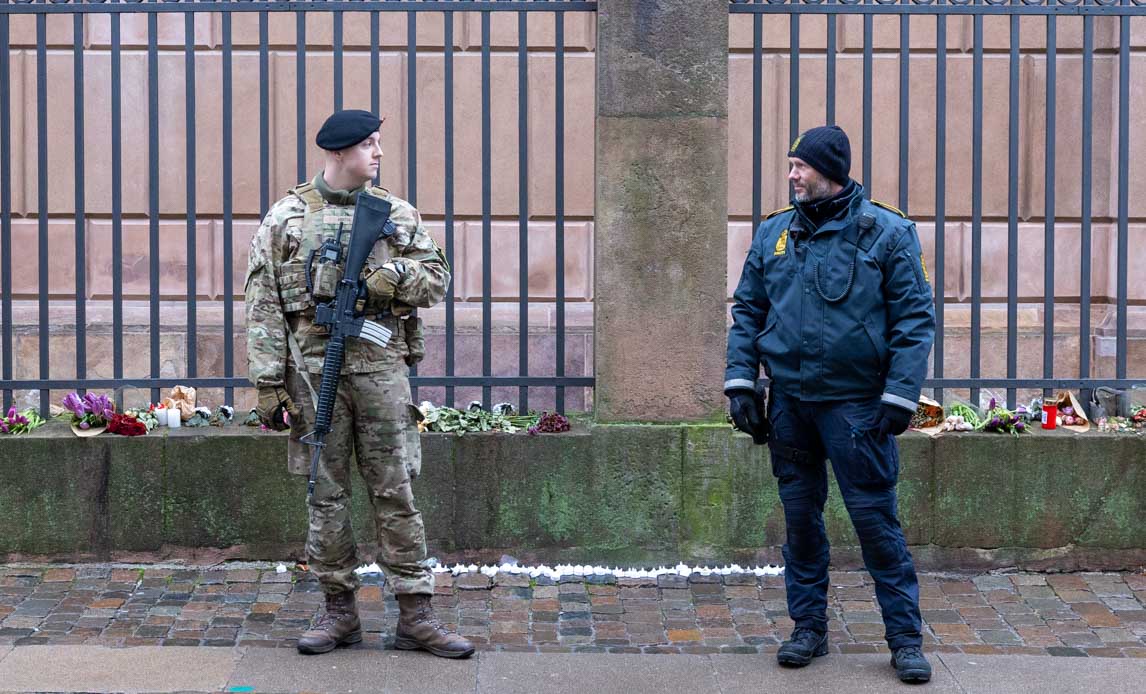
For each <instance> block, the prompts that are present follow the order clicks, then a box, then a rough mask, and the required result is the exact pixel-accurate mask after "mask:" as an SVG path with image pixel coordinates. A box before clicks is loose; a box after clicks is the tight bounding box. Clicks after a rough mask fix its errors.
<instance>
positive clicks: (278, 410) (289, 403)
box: [255, 386, 302, 431]
mask: <svg viewBox="0 0 1146 694" xmlns="http://www.w3.org/2000/svg"><path fill="white" fill-rule="evenodd" d="M258 391H259V403H258V405H257V406H256V407H255V412H256V413H257V414H258V415H259V421H261V422H262V423H263V424H266V425H267V428H269V429H274V430H275V431H283V430H284V429H289V428H290V425H289V424H287V423H286V420H285V419H284V418H283V413H287V414H289V415H290V416H291V417H298V416H300V415H301V414H302V410H300V409H299V408H298V405H296V404H294V400H291V397H290V394H288V393H287V390H286V388H284V387H283V386H259V389H258Z"/></svg>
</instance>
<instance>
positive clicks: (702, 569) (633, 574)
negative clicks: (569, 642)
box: [355, 562, 784, 580]
mask: <svg viewBox="0 0 1146 694" xmlns="http://www.w3.org/2000/svg"><path fill="white" fill-rule="evenodd" d="M432 570H433V572H434V573H451V574H453V575H454V576H458V575H460V574H464V573H481V574H483V575H485V576H490V577H492V576H495V575H496V574H498V573H499V572H500V573H505V574H510V575H515V576H516V575H522V574H524V575H527V576H529V577H530V578H539V577H541V576H545V577H547V578H551V579H553V580H558V579H560V578H561V577H562V576H614V577H616V578H657V577H659V576H684V577H688V576H691V575H693V574H697V575H699V576H712V575H718V576H728V575H730V574H752V575H755V576H779V575H781V574H783V573H784V567H782V566H772V565H771V564H769V565H767V566H749V567H743V566H740V565H739V564H731V565H728V566H722V567H721V566H717V567H709V566H689V565H687V564H685V563H683V562H682V563H680V564H677V565H676V566H672V567H666V566H661V567H658V568H655V569H622V568H620V567H614V568H609V567H607V566H592V565H583V564H576V565H574V564H558V565H557V566H554V567H550V566H547V565H545V564H542V565H541V566H521V565H519V564H501V565H500V566H498V565H495V564H486V565H483V566H478V565H477V564H469V565H462V564H454V565H453V566H443V565H437V566H435V567H433V569H432ZM355 572H356V573H358V574H377V573H382V568H381V567H379V566H378V564H370V565H369V566H362V567H359V568H358V569H356V570H355Z"/></svg>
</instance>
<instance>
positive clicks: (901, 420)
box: [876, 403, 912, 436]
mask: <svg viewBox="0 0 1146 694" xmlns="http://www.w3.org/2000/svg"><path fill="white" fill-rule="evenodd" d="M911 415H912V413H911V412H909V411H907V410H905V409H903V408H902V407H896V406H895V405H888V404H887V403H883V404H882V405H880V406H879V422H877V423H876V427H877V428H878V429H879V435H880V436H899V435H900V434H902V433H903V432H905V431H907V425H908V424H911Z"/></svg>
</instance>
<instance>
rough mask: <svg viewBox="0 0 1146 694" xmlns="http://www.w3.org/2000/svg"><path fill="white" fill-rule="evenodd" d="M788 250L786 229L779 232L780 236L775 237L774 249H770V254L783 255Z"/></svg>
mask: <svg viewBox="0 0 1146 694" xmlns="http://www.w3.org/2000/svg"><path fill="white" fill-rule="evenodd" d="M787 252H788V230H787V229H785V230H784V231H781V232H780V238H778V239H776V249H775V250H774V251H772V255H784V254H785V253H787Z"/></svg>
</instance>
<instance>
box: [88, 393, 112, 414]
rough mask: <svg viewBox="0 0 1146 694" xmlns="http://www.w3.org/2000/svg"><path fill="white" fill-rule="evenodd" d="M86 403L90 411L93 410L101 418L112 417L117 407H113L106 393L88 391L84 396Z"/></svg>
mask: <svg viewBox="0 0 1146 694" xmlns="http://www.w3.org/2000/svg"><path fill="white" fill-rule="evenodd" d="M84 405H85V406H86V407H87V410H88V412H91V413H92V414H94V415H95V416H97V417H100V418H101V419H111V416H112V415H113V414H115V408H114V407H112V404H111V401H110V400H108V398H107V396H106V395H96V394H95V393H88V394H87V395H85V396H84Z"/></svg>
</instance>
